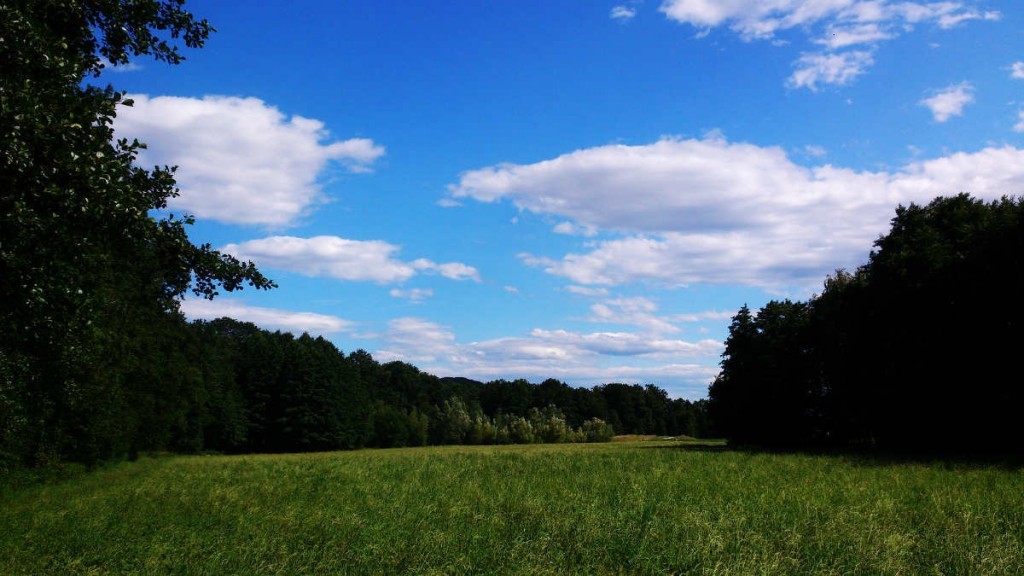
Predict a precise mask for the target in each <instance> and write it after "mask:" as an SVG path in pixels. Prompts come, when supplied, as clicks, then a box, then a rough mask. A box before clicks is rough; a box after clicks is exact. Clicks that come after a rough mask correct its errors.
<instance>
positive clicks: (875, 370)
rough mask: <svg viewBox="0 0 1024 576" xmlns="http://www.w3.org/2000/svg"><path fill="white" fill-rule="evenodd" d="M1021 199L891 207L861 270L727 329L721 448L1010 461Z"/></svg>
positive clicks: (1021, 277)
mask: <svg viewBox="0 0 1024 576" xmlns="http://www.w3.org/2000/svg"><path fill="white" fill-rule="evenodd" d="M1022 259H1024V200H1021V199H1010V198H1003V199H1001V200H998V201H994V202H989V203H986V202H982V201H980V200H976V199H973V198H971V197H970V196H968V195H966V194H961V195H958V196H955V197H949V198H937V199H935V200H934V201H932V202H931V203H929V204H928V205H926V206H918V205H914V204H911V205H910V206H907V207H903V206H901V207H899V208H898V209H897V210H896V216H895V217H894V218H893V220H892V228H891V230H890V231H889V233H888V234H887V235H885V236H882V237H881V238H879V239H878V240H877V241H876V242H875V250H874V251H873V252H872V253H871V256H870V258H869V261H868V262H867V263H866V264H865V265H864V266H862V267H861V268H859V269H858V270H857V271H855V272H853V273H848V272H844V271H839V272H837V273H836V274H835V275H833V276H830V277H829V278H828V279H827V280H826V281H825V286H824V290H823V292H822V293H821V294H820V295H818V296H815V297H814V298H812V299H810V300H809V301H808V302H806V303H792V302H775V301H773V302H770V303H768V304H767V305H766V306H765V307H763V308H762V309H761V310H760V311H758V313H757V314H756V315H751V314H750V311H749V310H747V309H746V308H745V307H744V308H743V309H741V310H740V313H739V314H737V315H736V317H734V319H733V323H732V325H731V327H730V335H729V339H728V340H727V342H726V350H725V353H724V355H723V360H722V371H721V374H720V375H719V377H718V379H717V380H716V382H715V384H714V385H713V386H712V387H711V390H710V396H711V404H710V406H711V412H712V415H713V416H714V417H715V418H716V421H717V422H718V424H719V425H720V426H721V429H722V431H723V432H724V433H726V435H728V436H729V438H730V439H731V440H733V441H736V442H739V443H756V444H774V445H778V444H834V445H855V446H867V447H877V448H887V449H900V450H907V449H911V450H957V451H977V450H1000V451H1006V450H1011V451H1016V450H1020V449H1021V446H1022V443H1021V440H1022V435H1021V433H1020V431H1019V427H1018V426H1017V424H1016V410H1017V408H1018V407H1019V406H1020V403H1021V400H1022V399H1024V392H1022V389H1021V387H1020V385H1019V384H1018V382H1017V380H1018V377H1017V375H1016V373H1017V371H1018V366H1017V357H1016V354H1017V352H1018V351H1019V349H1020V346H1021V343H1022V341H1021V332H1020V330H1021V327H1022V320H1024V318H1022V316H1024V309H1022V307H1021V306H1020V302H1019V299H1020V294H1022V293H1024V260H1022Z"/></svg>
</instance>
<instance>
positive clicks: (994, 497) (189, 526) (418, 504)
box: [0, 442, 1024, 575]
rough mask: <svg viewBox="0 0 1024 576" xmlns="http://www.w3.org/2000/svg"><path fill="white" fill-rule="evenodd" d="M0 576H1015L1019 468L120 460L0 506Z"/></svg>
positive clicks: (451, 453) (514, 455) (730, 461)
mask: <svg viewBox="0 0 1024 576" xmlns="http://www.w3.org/2000/svg"><path fill="white" fill-rule="evenodd" d="M0 504H2V508H0V573H3V574H28V573H32V574H37V573H38V574H104V573H134V574H254V573H255V574H258V573H264V574H333V573H337V574H402V573H410V574H470V573H472V574H479V573H501V574H568V573H572V574H579V573H584V574H623V573H628V574H662V573H682V574H837V575H838V574H844V575H845V574H1017V573H1024V568H1022V566H1024V474H1022V472H1021V471H1020V470H1012V469H1004V468H998V467H983V466H966V465H952V464H944V463H878V462H875V463H871V462H864V461H857V460H853V459H849V458H844V457H838V456H808V455H770V454H752V453H743V452H716V451H708V450H695V449H687V448H685V447H682V446H681V445H679V444H674V443H652V442H638V443H628V444H618V443H617V444H603V445H531V446H500V447H473V448H468V447H467V448H462V447H440V448H421V449H400V450H377V451H360V452H346V453H326V454H309V455H283V456H282V455H277V456H241V457H173V458H161V459H151V460H142V461H139V462H135V463H123V464H119V465H116V466H113V467H111V468H108V469H104V470H101V471H97V472H95V473H92V474H89V475H86V476H83V477H79V478H76V479H73V480H71V481H67V482H63V483H58V484H54V485H46V486H36V487H32V488H28V489H19V490H15V491H13V492H12V491H8V492H6V493H5V494H4V496H3V499H2V500H0Z"/></svg>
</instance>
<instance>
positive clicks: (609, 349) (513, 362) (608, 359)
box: [374, 318, 722, 398]
mask: <svg viewBox="0 0 1024 576" xmlns="http://www.w3.org/2000/svg"><path fill="white" fill-rule="evenodd" d="M383 340H384V341H385V345H384V347H383V348H382V349H381V350H378V351H377V352H375V353H374V357H375V358H377V359H378V360H380V361H383V362H387V361H391V360H402V361H406V362H413V363H416V362H418V363H420V365H421V367H422V368H423V369H424V370H426V371H427V372H430V373H432V374H437V375H441V376H447V375H451V376H456V375H457V376H467V377H471V378H479V379H482V380H488V379H492V378H527V379H530V380H533V381H540V380H542V379H545V378H560V379H563V380H567V381H570V382H571V383H573V384H576V385H585V384H599V383H605V382H651V381H652V380H655V379H656V380H658V383H659V385H662V386H664V387H665V388H666V389H668V390H669V391H670V392H671V393H674V395H677V396H679V395H684V396H688V397H693V398H697V397H702V396H704V395H705V393H706V389H707V385H708V384H709V383H710V381H711V379H713V378H714V376H715V375H716V374H717V373H718V368H717V366H713V365H711V366H709V365H704V364H699V363H695V362H693V361H692V360H694V359H703V360H707V359H711V358H717V357H718V356H719V355H720V354H721V351H722V344H721V343H720V342H717V341H715V340H710V339H705V340H700V341H698V342H686V341H683V340H675V339H667V338H663V337H660V336H657V335H644V334H635V333H629V332H591V333H580V332H572V331H567V330H541V329H534V330H531V331H530V333H529V334H528V335H526V336H523V337H510V338H497V339H493V340H485V341H481V342H471V343H468V344H462V343H459V342H457V340H456V337H455V334H454V333H452V332H451V331H450V330H449V329H448V328H446V327H444V326H441V325H439V324H436V323H434V322H431V321H429V320H425V319H422V318H397V319H394V320H392V321H391V322H389V324H388V329H387V331H386V332H385V334H384V335H383ZM687 360H690V361H687Z"/></svg>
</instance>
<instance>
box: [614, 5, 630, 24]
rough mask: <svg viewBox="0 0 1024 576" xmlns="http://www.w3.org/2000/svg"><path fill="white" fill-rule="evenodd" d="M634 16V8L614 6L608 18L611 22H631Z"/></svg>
mask: <svg viewBox="0 0 1024 576" xmlns="http://www.w3.org/2000/svg"><path fill="white" fill-rule="evenodd" d="M635 16H636V8H631V7H629V6H615V7H614V8H612V11H611V13H610V14H609V17H610V18H611V19H612V20H619V21H627V20H632V19H633V18H634V17H635Z"/></svg>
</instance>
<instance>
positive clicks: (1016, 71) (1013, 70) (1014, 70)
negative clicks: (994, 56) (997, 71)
mask: <svg viewBox="0 0 1024 576" xmlns="http://www.w3.org/2000/svg"><path fill="white" fill-rule="evenodd" d="M1010 78H1015V79H1017V80H1021V79H1024V62H1014V63H1013V64H1011V65H1010Z"/></svg>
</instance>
